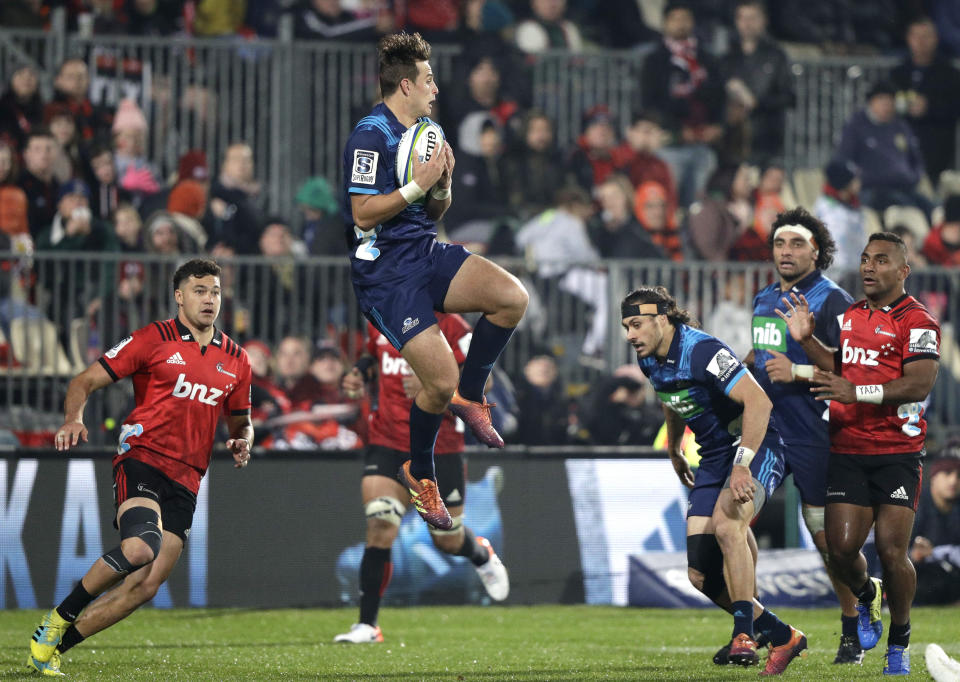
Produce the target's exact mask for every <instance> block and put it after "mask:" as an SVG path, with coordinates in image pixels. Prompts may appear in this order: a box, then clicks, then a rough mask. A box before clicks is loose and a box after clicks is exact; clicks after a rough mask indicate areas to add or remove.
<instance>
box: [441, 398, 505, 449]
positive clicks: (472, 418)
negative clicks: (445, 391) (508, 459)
mask: <svg viewBox="0 0 960 682" xmlns="http://www.w3.org/2000/svg"><path fill="white" fill-rule="evenodd" d="M495 406H496V403H488V402H487V398H486V397H484V398H483V402H482V403H478V402H475V401H473V400H467V399H466V398H464V397H463V396H461V395H460V391H459V390H457V391H454V392H453V397H452V398H451V399H450V407H449V409H450V411H451V412H452V413H453V414H454V415H455V416H457V417H460V419H462V420H463V423H464V424H466V425H467V426H469V427H470V430H471V431H473V435H474V436H476V437H477V440H479V441H480V442H481V443H483V444H484V445H486V446H487V447H488V448H502V447H503V438H501V437H500V434H499V433H497V430H496V429H495V428H493V421H492V420H491V419H490V408H491V407H495Z"/></svg>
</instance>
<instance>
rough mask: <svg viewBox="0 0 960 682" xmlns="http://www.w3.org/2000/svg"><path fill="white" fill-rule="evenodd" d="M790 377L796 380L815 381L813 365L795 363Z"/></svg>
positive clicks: (791, 367) (791, 366) (791, 368)
mask: <svg viewBox="0 0 960 682" xmlns="http://www.w3.org/2000/svg"><path fill="white" fill-rule="evenodd" d="M790 376H791V377H792V378H794V379H796V378H797V377H800V378H801V379H813V365H798V364H796V363H794V364H792V365H790Z"/></svg>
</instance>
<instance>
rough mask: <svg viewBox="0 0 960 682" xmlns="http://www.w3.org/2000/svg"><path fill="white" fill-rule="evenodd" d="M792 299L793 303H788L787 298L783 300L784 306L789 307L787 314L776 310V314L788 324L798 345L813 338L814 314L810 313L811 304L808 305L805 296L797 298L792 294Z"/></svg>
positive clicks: (801, 295)
mask: <svg viewBox="0 0 960 682" xmlns="http://www.w3.org/2000/svg"><path fill="white" fill-rule="evenodd" d="M790 298H791V299H793V300H792V302H791V301H788V300H787V297H786V296H784V297H783V298H782V299H781V300H782V301H783V304H784V305H785V306H787V312H786V313H784V312H783V311H782V310H777V309H775V310H774V312H775V313H776V314H777V315H779V316H780V318H781V319H782V320H783V321H784V322H786V323H787V330H788V331H789V332H790V336H791V337H792V338H793V340H794V341H796V342H797V343H803V342H804V341H806V340H807V339H809V338H810V337H811V336H813V329H814V317H813V313H812V312H810V304H809V303H807V299H806V297H805V296H804V295H803V294H800V296H797V295H796V294H795V293H793V292H790Z"/></svg>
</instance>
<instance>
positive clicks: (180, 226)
mask: <svg viewBox="0 0 960 682" xmlns="http://www.w3.org/2000/svg"><path fill="white" fill-rule="evenodd" d="M143 231H144V232H145V233H146V246H147V251H149V252H151V253H160V254H166V255H176V254H181V253H199V252H200V251H202V250H203V247H204V245H205V239H206V234H205V233H204V231H203V227H202V226H200V224H199V223H197V221H195V220H193V219H191V218H188V217H186V216H183V215H178V214H173V213H168V212H167V211H155V212H154V213H152V214H151V215H150V217H149V218H147V220H146V222H145V223H144V228H143Z"/></svg>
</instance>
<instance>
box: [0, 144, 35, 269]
mask: <svg viewBox="0 0 960 682" xmlns="http://www.w3.org/2000/svg"><path fill="white" fill-rule="evenodd" d="M19 175H20V173H19V170H18V169H17V156H16V154H15V153H14V150H13V147H12V146H11V145H10V143H9V142H7V141H5V140H2V139H0V233H2V234H4V235H6V236H7V240H8V244H9V246H11V247H12V248H13V249H14V250H16V251H21V252H29V251H32V250H33V241H32V239H31V238H30V223H29V221H28V219H27V195H26V194H25V193H24V191H23V190H22V189H20V187H19V186H18V185H17V178H18V177H19Z"/></svg>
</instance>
